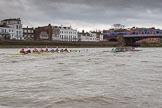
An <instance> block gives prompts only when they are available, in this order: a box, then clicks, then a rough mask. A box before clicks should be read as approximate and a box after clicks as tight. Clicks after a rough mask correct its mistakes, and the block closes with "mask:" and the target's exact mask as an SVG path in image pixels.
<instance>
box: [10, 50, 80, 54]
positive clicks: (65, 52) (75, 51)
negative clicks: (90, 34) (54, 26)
mask: <svg viewBox="0 0 162 108" xmlns="http://www.w3.org/2000/svg"><path fill="white" fill-rule="evenodd" d="M77 52H80V50H70V51H63V52H60V51H59V52H31V53H10V54H8V55H52V54H67V53H77Z"/></svg>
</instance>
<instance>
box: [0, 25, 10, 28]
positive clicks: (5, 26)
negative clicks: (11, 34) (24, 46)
mask: <svg viewBox="0 0 162 108" xmlns="http://www.w3.org/2000/svg"><path fill="white" fill-rule="evenodd" d="M0 27H4V28H11V27H10V26H7V25H0Z"/></svg>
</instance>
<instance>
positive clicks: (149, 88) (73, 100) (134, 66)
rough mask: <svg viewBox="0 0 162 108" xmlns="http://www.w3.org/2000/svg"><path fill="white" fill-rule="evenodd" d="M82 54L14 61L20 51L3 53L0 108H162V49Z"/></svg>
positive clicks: (25, 57)
mask: <svg viewBox="0 0 162 108" xmlns="http://www.w3.org/2000/svg"><path fill="white" fill-rule="evenodd" d="M139 49H140V48H139ZM80 50H81V52H80V53H69V54H50V55H41V54H39V55H13V53H17V51H18V49H0V108H162V49H161V48H146V49H144V48H141V51H138V52H126V53H118V54H114V53H111V52H110V51H111V49H110V48H101V49H99V48H92V49H88V51H86V52H85V51H83V50H84V49H80Z"/></svg>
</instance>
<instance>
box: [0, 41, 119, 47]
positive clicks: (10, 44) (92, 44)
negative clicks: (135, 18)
mask: <svg viewBox="0 0 162 108" xmlns="http://www.w3.org/2000/svg"><path fill="white" fill-rule="evenodd" d="M118 45H119V43H118V42H62V41H0V48H22V47H46V46H48V47H56V46H59V47H77V48H79V47H115V46H118Z"/></svg>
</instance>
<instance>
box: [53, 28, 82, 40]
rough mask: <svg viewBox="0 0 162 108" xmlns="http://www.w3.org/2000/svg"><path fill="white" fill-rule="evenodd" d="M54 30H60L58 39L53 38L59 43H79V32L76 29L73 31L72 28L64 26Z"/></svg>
mask: <svg viewBox="0 0 162 108" xmlns="http://www.w3.org/2000/svg"><path fill="white" fill-rule="evenodd" d="M53 28H54V29H58V30H59V34H58V35H57V36H56V35H55V36H56V37H53V39H56V40H59V41H71V42H75V41H78V39H79V38H78V32H77V30H76V29H72V27H71V26H70V27H64V26H53Z"/></svg>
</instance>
